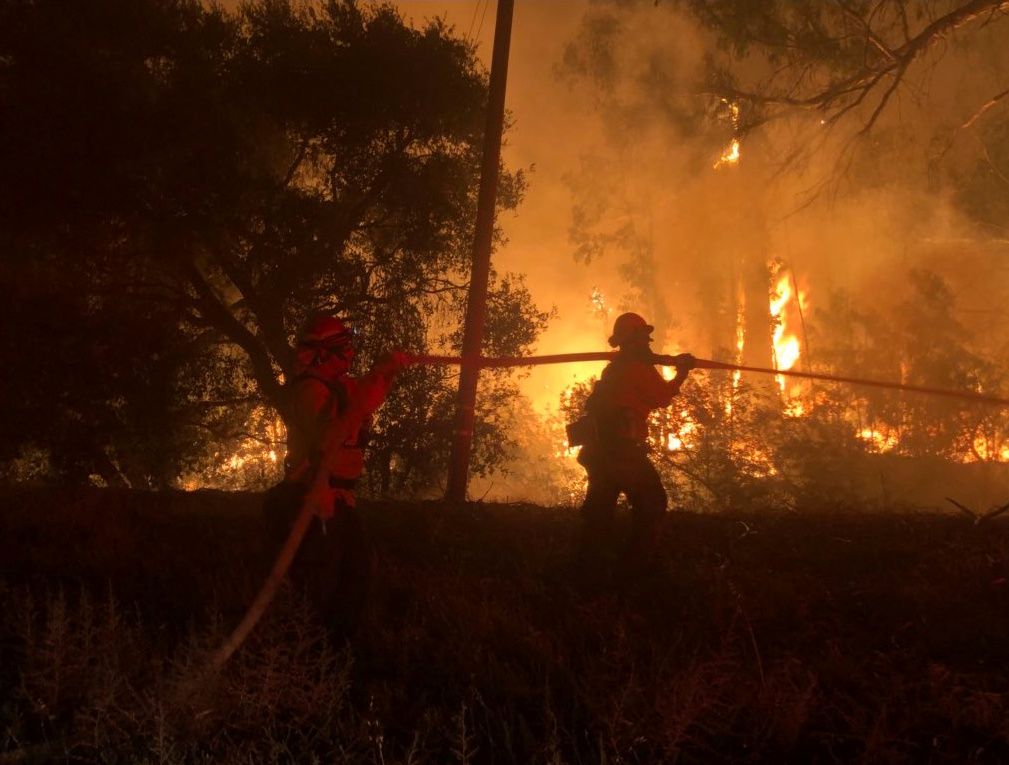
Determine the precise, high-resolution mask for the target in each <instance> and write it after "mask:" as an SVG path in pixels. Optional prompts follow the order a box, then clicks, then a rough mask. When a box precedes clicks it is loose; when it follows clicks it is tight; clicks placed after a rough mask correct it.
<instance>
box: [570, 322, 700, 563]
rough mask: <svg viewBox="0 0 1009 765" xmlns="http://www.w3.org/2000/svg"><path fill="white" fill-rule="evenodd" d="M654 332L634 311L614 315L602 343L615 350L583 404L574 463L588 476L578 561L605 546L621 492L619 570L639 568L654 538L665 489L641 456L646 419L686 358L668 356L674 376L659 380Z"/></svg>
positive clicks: (671, 389)
mask: <svg viewBox="0 0 1009 765" xmlns="http://www.w3.org/2000/svg"><path fill="white" fill-rule="evenodd" d="M654 329H655V328H654V327H652V326H651V325H650V324H648V323H647V322H646V321H645V320H644V319H643V318H641V317H640V316H638V314H636V313H625V314H622V315H620V316H618V317H617V320H616V322H615V323H614V325H613V335H612V336H611V337H610V339H609V343H610V346H612V347H614V348H618V349H619V351H618V353H617V356H616V358H615V359H613V360H612V361H611V362H610V363H609V364H608V365H607V366H606V368H605V369H604V370H603V372H602V375H601V376H600V378H599V381H598V382H596V384H595V386H594V387H593V389H592V393H591V394H590V395H589V398H588V400H587V401H586V405H585V407H586V416H585V417H584V418H583V420H582V423H584V425H583V427H585V428H587V429H588V430H589V431H590V435H589V436H587V437H584V438H582V439H581V440H582V441H583V446H582V449H581V452H580V453H579V455H578V461H579V462H580V463H581V464H582V466H583V467H584V468H585V470H586V472H587V473H588V490H587V492H586V495H585V502H584V503H583V504H582V509H581V513H582V539H581V551H580V552H581V556H582V560H583V562H584V563H591V562H592V561H595V560H597V559H598V558H599V557H600V556H601V555H602V554H604V552H605V551H606V550H607V548H608V547H609V545H610V540H611V539H612V535H613V521H614V514H615V511H616V505H617V500H618V499H619V497H620V494H621V493H623V494H625V495H626V496H627V499H628V501H629V503H630V506H631V532H630V538H629V540H628V542H627V546H626V547H625V549H624V552H623V556H622V558H623V560H622V563H623V564H624V566H625V567H626V566H631V567H633V566H639V565H647V563H648V562H649V560H650V559H651V557H652V555H653V553H654V550H655V547H656V543H657V541H658V530H659V528H658V527H659V522H660V520H661V518H662V515H663V513H665V511H666V501H667V497H666V491H665V489H664V488H663V486H662V481H661V480H660V478H659V474H658V472H657V471H656V470H655V466H654V465H652V463H651V461H650V460H649V459H648V444H647V438H648V416H649V414H651V412H652V411H654V410H656V409H660V408H662V407H665V406H668V405H669V403H670V401H672V399H673V397H674V396H675V395H676V394H677V393H679V391H680V388H681V386H682V385H683V382H684V380H686V378H687V374H688V373H689V372H690V370H691V369H693V367H694V357H693V356H691V355H690V354H689V353H684V354H681V355H679V356H676V357H674V363H675V366H676V376H675V377H674V378H673V379H672V380H665V379H664V378H663V377H662V375H661V374H659V371H658V370H657V369H656V368H655V361H654V359H653V356H652V349H651V342H652V338H651V334H652V331H653V330H654Z"/></svg>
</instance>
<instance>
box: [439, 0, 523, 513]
mask: <svg viewBox="0 0 1009 765" xmlns="http://www.w3.org/2000/svg"><path fill="white" fill-rule="evenodd" d="M513 9H514V0H498V4H497V21H496V22H495V27H494V52H493V54H492V56H491V67H490V86H489V88H488V103H487V126H486V129H485V130H484V143H483V167H482V169H481V173H480V195H479V197H478V198H477V210H476V227H475V229H474V232H473V268H472V271H471V275H470V283H469V297H468V299H467V303H466V327H465V331H464V334H463V342H462V359H463V363H462V370H461V372H460V375H459V398H458V404H457V408H456V423H455V434H454V437H453V440H452V456H451V461H450V463H449V474H448V490H447V491H446V494H445V498H446V499H447V500H450V501H454V502H463V501H465V499H466V486H467V484H468V482H469V460H470V451H471V448H472V443H473V425H474V422H475V420H476V388H477V382H478V380H479V377H480V353H481V346H482V343H483V328H484V323H485V320H486V318H487V282H488V280H489V278H490V254H491V247H492V244H493V236H494V213H495V207H496V205H497V187H498V166H499V165H500V162H501V133H502V131H503V130H504V101H505V85H506V83H507V79H508V51H509V47H510V45H511V29H512V12H513Z"/></svg>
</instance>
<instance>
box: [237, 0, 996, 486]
mask: <svg viewBox="0 0 1009 765" xmlns="http://www.w3.org/2000/svg"><path fill="white" fill-rule="evenodd" d="M226 5H227V3H226ZM396 5H397V6H398V7H399V9H400V11H401V12H402V14H403V16H404V17H405V18H407V19H408V20H411V19H412V21H413V23H414V24H415V25H422V24H424V23H425V22H426V21H427V20H429V19H431V18H434V17H436V16H437V17H441V18H443V19H445V20H446V21H447V22H448V23H449V24H450V25H453V26H454V28H455V32H456V34H458V35H460V36H465V37H467V38H469V39H471V40H472V41H473V43H474V44H475V45H476V46H477V50H478V55H479V57H480V58H481V59H482V60H483V61H484V62H485V63H487V64H488V65H489V60H490V53H491V46H492V39H493V32H494V16H495V3H494V2H492V0H454V1H453V0H401V1H400V2H397V3H396ZM1007 24H1009V22H1007V20H1006V19H1004V18H1003V19H998V20H993V21H992V22H991V23H990V24H989V25H988V26H987V27H985V28H983V29H980V30H974V31H972V32H971V34H970V37H969V39H960V38H952V39H950V40H949V41H948V42H947V45H946V46H945V47H944V48H943V49H942V50H941V51H939V52H937V53H936V54H935V55H934V56H932V57H931V58H927V59H926V60H923V61H922V62H921V63H920V64H918V65H916V66H915V67H913V68H912V70H911V71H909V72H908V77H907V85H906V87H904V88H902V89H901V90H900V91H899V92H898V93H897V94H896V95H895V98H894V100H893V102H892V103H891V105H890V107H889V108H888V109H887V111H886V112H885V113H884V114H883V117H882V119H881V120H880V122H879V123H878V124H877V125H876V127H875V129H874V131H873V133H872V134H871V135H870V136H868V137H867V138H866V139H864V140H863V141H861V142H852V140H851V139H852V134H853V132H854V128H857V127H858V122H857V120H858V119H859V117H860V116H861V117H862V118H864V117H865V115H864V114H863V115H859V114H858V113H857V112H855V113H853V114H852V115H851V120H850V122H848V123H846V124H841V125H838V126H836V127H833V128H830V127H829V126H827V125H823V124H821V122H820V115H818V114H808V115H797V116H796V117H794V118H792V119H788V120H783V121H780V122H777V123H773V124H770V125H768V126H765V127H764V128H762V129H761V130H759V131H757V132H754V133H752V134H748V135H746V136H743V137H742V138H741V142H740V145H739V158H738V161H737V162H728V161H724V160H723V161H721V162H720V161H719V160H720V158H722V157H723V156H725V155H726V154H727V150H728V149H731V147H732V140H733V138H734V130H735V125H734V116H735V115H734V113H733V110H732V104H725V103H719V102H718V101H717V100H712V99H711V98H705V97H703V96H701V95H700V93H701V91H703V89H704V88H703V84H704V79H705V76H706V73H707V72H708V71H709V67H710V64H711V62H712V61H713V60H716V61H717V60H719V59H723V63H724V57H725V56H726V55H727V54H726V53H725V52H724V51H722V50H720V49H719V48H718V47H717V45H716V44H715V41H714V39H713V38H712V36H711V35H710V33H709V32H707V31H706V30H704V29H702V28H700V27H699V26H698V25H697V24H696V23H695V22H694V21H693V20H692V19H690V18H688V17H686V16H685V15H683V14H682V13H681V12H680V11H679V10H678V9H677V7H676V4H674V3H665V2H664V3H659V4H654V3H651V2H630V1H629V0H596V1H595V2H592V1H590V0H550V1H549V2H546V1H541V0H518V1H517V2H516V8H515V17H514V25H513V32H512V47H511V57H510V67H509V77H508V91H507V102H506V103H507V108H508V110H509V112H510V114H511V117H512V124H511V126H510V129H509V132H508V134H507V136H506V145H505V147H504V161H505V162H506V163H507V164H508V165H509V166H510V167H512V168H522V169H525V170H526V171H527V172H528V178H529V188H528V191H527V193H526V197H525V200H524V202H523V204H522V205H521V206H520V207H519V208H518V210H517V211H516V212H514V213H507V214H506V215H505V216H504V217H503V218H502V219H501V220H499V225H500V226H501V227H502V229H503V231H504V233H505V236H506V242H505V243H504V244H503V246H502V247H501V248H500V249H499V251H498V252H497V253H495V256H494V266H495V268H496V269H497V270H498V271H499V272H506V271H515V272H520V273H523V274H525V275H526V276H527V278H528V284H529V286H530V288H531V290H532V292H533V295H534V297H535V299H536V300H537V301H538V303H539V304H540V305H541V306H542V307H551V306H552V307H554V308H555V309H556V318H555V319H554V320H553V322H552V323H551V326H550V327H549V329H548V330H547V331H546V332H545V333H544V334H543V335H542V337H541V340H540V342H539V346H538V349H537V350H538V352H540V353H563V352H570V351H587V350H597V349H605V348H606V338H607V336H608V335H609V333H610V328H611V325H612V321H613V319H614V318H615V316H616V315H617V314H618V313H620V312H622V311H624V310H634V311H637V312H639V313H642V314H644V315H645V316H646V317H647V318H648V319H649V321H651V323H653V324H655V326H656V333H655V340H656V343H655V345H656V348H657V349H658V350H661V351H665V352H670V353H675V352H679V351H687V350H689V351H691V352H693V353H695V354H696V355H698V356H705V357H716V358H718V357H721V358H731V357H733V354H734V353H735V352H736V351H735V345H736V333H737V322H738V319H739V311H740V307H741V306H743V307H744V309H745V312H746V315H745V317H744V319H745V330H746V338H747V345H746V349H747V350H746V354H747V355H746V356H745V357H744V359H743V360H744V361H746V362H748V363H756V364H758V365H761V366H766V365H769V363H770V362H771V361H772V359H771V358H769V357H768V356H767V354H769V353H770V351H769V348H770V327H769V326H768V322H767V320H766V317H767V311H766V309H767V294H766V293H767V268H768V264H771V263H776V264H777V267H778V268H781V269H785V270H787V271H788V272H790V273H791V275H792V278H793V279H794V282H795V283H796V284H797V285H798V286H799V288H800V289H801V290H802V291H804V292H805V293H806V296H807V298H806V306H805V308H806V311H807V315H806V316H805V318H806V319H808V320H809V321H810V322H811V323H814V324H815V323H816V322H817V321H818V317H820V316H821V315H822V311H823V309H825V308H826V306H827V305H828V304H829V303H830V299H831V296H832V295H833V294H835V293H836V292H837V291H839V290H843V291H845V292H846V293H847V294H849V295H850V296H852V297H853V299H854V300H855V301H856V302H857V303H858V304H859V305H860V306H862V307H865V308H867V309H873V310H879V311H882V312H883V313H885V312H886V310H893V309H894V308H895V307H896V306H898V305H899V304H900V303H901V301H904V300H906V299H907V297H908V294H909V293H908V284H907V280H908V273H909V271H910V270H911V269H915V268H917V269H922V268H925V269H930V270H933V271H935V272H937V273H939V274H940V275H941V276H942V277H943V278H945V279H946V280H947V281H948V282H949V284H950V286H951V288H952V294H953V297H954V299H955V303H956V308H955V312H954V316H955V318H956V320H957V321H959V322H961V323H962V324H963V326H964V327H965V328H966V329H967V331H968V332H969V333H970V335H971V336H972V337H973V339H974V340H975V341H976V346H977V348H978V350H980V351H984V352H985V353H988V354H989V355H991V356H992V357H993V358H995V359H997V360H1000V361H1002V362H1003V363H1005V362H1009V322H1005V321H1004V316H1005V315H1004V313H1003V312H1002V308H1001V306H1003V305H1006V298H1009V268H1007V267H1006V266H1005V265H1004V264H1005V263H1006V262H1009V260H1007V259H1006V256H1007V255H1009V241H1007V235H1006V229H1005V226H1006V225H1007V224H1009V215H1003V216H1002V217H1001V218H1000V217H999V214H1000V213H1005V209H1003V208H999V207H998V206H997V205H996V206H992V205H987V207H986V204H985V203H986V200H988V198H989V197H990V196H991V194H993V193H995V192H993V191H991V189H992V188H994V189H998V188H1001V189H1002V193H1003V194H1005V195H1006V197H1007V199H1009V181H1007V180H1005V178H1000V177H999V174H1000V173H1003V172H1005V173H1009V156H993V152H994V150H995V149H994V146H995V143H989V142H988V138H989V137H991V136H990V134H991V131H992V130H997V126H998V125H1001V124H1003V122H1004V121H1005V108H1006V105H1007V104H1009V99H1007V100H1006V101H1005V102H1003V103H1002V104H1001V106H1000V107H996V108H994V109H992V111H991V113H989V114H988V115H987V116H985V117H984V118H983V119H981V120H979V121H978V122H977V123H976V124H974V125H973V126H972V127H970V128H969V129H966V128H963V127H962V125H963V124H964V123H965V122H966V121H967V120H969V119H970V117H971V116H972V115H973V114H974V113H975V111H976V109H977V107H978V105H979V104H982V103H984V101H985V100H986V99H988V98H990V97H991V96H992V95H993V94H995V93H998V92H1001V91H1003V90H1004V89H1005V88H1006V87H1007V84H1006V82H1007V77H1009V75H1007V73H1009V47H1007V46H1005V45H1004V35H1005V32H1006V26H1007ZM747 68H748V69H747ZM737 71H741V72H742V74H743V75H744V77H745V76H747V75H748V76H749V78H750V80H751V81H753V80H756V79H759V77H761V76H764V75H766V74H767V72H768V65H767V62H764V61H761V60H760V59H759V58H757V57H751V59H748V60H747V61H746V62H744V67H743V69H742V70H740V68H739V67H738V65H737ZM866 108H871V105H867V107H866ZM1000 109H1001V111H999V110H1000ZM995 137H996V138H997V136H995ZM1004 143H1005V145H1009V141H1005V142H1004ZM729 154H730V155H731V152H729ZM716 165H717V167H716ZM986 167H988V169H987V170H986V169H985V168H986ZM992 168H994V170H993V169H992ZM999 168H1001V170H999ZM986 184H988V185H986ZM1007 204H1009V203H1007ZM967 208H970V209H971V210H973V211H974V213H975V214H973V215H972V216H969V215H968V214H967V213H966V212H965V210H966V209H967ZM978 211H980V213H983V214H978ZM985 215H987V216H988V218H989V220H987V221H985V220H984V218H985ZM824 329H825V331H826V332H827V333H828V334H829V330H830V328H829V327H826V328H824ZM822 337H823V334H822V333H821V334H819V335H817V334H816V333H814V334H813V336H812V339H811V340H810V343H808V344H807V343H806V342H805V339H804V343H803V347H802V355H801V356H800V359H799V362H798V363H799V365H800V366H801V365H804V364H806V365H808V364H809V363H810V362H811V361H812V362H813V363H815V360H816V355H817V347H816V343H817V342H820V341H821V339H822ZM810 345H812V347H809V346H810ZM599 371H600V365H599V364H583V365H571V366H566V365H558V366H544V367H537V368H535V369H534V370H532V371H531V372H529V374H528V375H527V376H526V377H525V378H524V379H523V380H522V390H523V392H524V394H525V396H526V397H527V398H528V400H529V402H531V404H530V405H529V406H526V405H517V407H516V411H515V412H514V413H512V415H511V416H512V417H513V418H515V419H516V420H517V421H519V422H521V420H522V419H528V420H531V419H532V418H535V417H537V416H543V415H547V414H549V413H550V412H555V411H556V409H557V406H558V403H559V399H560V396H561V394H562V392H563V391H564V390H565V389H567V388H569V386H571V385H572V384H573V383H575V382H578V381H583V380H585V379H587V378H589V377H590V376H592V375H596V374H598V372H599ZM846 371H848V372H850V373H853V374H854V373H857V372H858V371H859V370H846ZM540 424H541V423H540ZM540 424H537V427H536V428H534V430H535V431H536V433H535V437H534V438H533V439H532V440H534V441H536V442H537V443H539V444H540V446H541V447H542V444H544V443H547V442H549V438H548V437H547V436H545V435H544V433H543V432H542V428H541V427H540ZM542 448H547V447H542ZM522 470H523V469H522V468H521V467H518V468H516V472H517V473H518V474H519V475H521V472H522ZM521 483H522V482H521V480H513V481H512V482H511V483H509V484H508V486H509V488H508V490H507V491H508V492H509V493H511V495H512V496H513V497H514V496H515V493H521V491H522V489H521ZM516 486H519V488H515V487H516ZM476 492H477V493H480V492H479V489H476ZM532 495H533V492H532V490H531V489H530V490H529V494H528V495H527V496H532ZM490 496H497V494H496V493H495V492H494V491H492V492H491V495H490Z"/></svg>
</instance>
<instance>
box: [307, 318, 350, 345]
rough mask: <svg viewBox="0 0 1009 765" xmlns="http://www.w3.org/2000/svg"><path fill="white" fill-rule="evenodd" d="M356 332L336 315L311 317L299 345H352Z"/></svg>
mask: <svg viewBox="0 0 1009 765" xmlns="http://www.w3.org/2000/svg"><path fill="white" fill-rule="evenodd" d="M353 339H354V333H353V332H352V331H351V329H350V327H348V326H347V325H346V324H344V323H343V322H342V321H340V320H339V319H338V318H336V317H335V316H317V317H315V318H314V319H310V320H309V322H308V323H307V324H306V325H305V329H304V330H303V331H302V333H301V337H300V338H299V340H298V345H304V346H309V347H312V348H339V347H342V346H347V345H351V344H352V342H353Z"/></svg>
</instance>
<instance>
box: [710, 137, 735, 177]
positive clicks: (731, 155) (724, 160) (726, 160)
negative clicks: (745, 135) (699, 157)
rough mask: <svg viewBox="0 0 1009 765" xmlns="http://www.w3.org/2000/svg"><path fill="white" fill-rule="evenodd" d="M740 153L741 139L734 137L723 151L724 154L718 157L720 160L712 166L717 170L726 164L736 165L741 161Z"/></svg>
mask: <svg viewBox="0 0 1009 765" xmlns="http://www.w3.org/2000/svg"><path fill="white" fill-rule="evenodd" d="M740 155H741V152H740V145H739V139H738V138H733V139H732V141H731V142H730V143H729V145H728V146H726V147H725V150H724V151H723V152H722V156H720V157H719V158H718V161H716V162H715V164H714V165H712V167H713V168H714V169H715V170H718V169H719V168H721V167H724V166H725V165H735V164H736V163H738V162H739V157H740Z"/></svg>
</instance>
